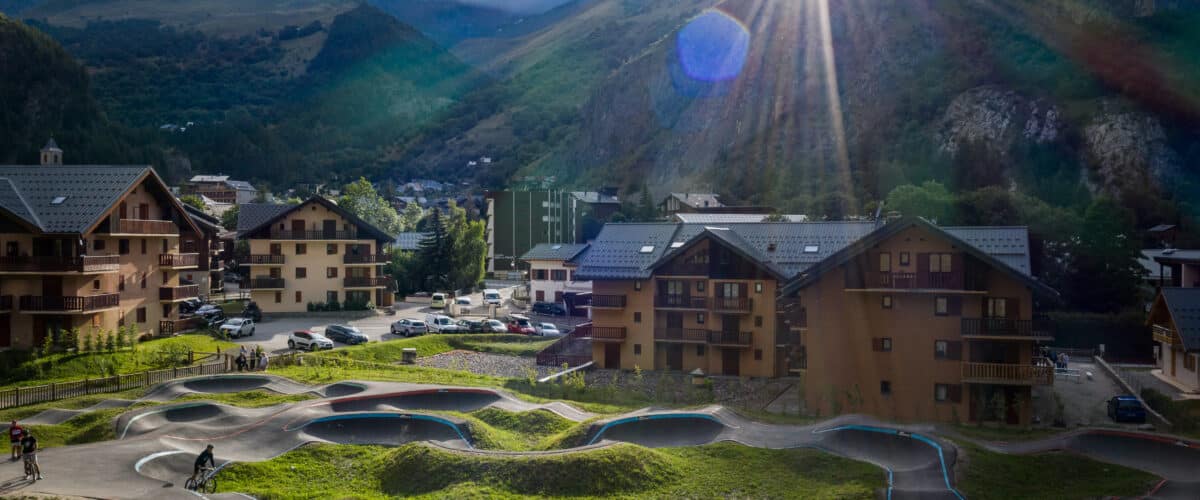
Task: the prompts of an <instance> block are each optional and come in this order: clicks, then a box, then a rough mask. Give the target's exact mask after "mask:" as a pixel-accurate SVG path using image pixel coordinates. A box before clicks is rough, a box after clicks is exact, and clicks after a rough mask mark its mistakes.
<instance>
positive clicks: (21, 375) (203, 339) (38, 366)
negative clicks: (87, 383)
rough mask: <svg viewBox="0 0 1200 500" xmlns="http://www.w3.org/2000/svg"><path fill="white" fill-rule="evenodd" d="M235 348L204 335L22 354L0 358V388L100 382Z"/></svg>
mask: <svg viewBox="0 0 1200 500" xmlns="http://www.w3.org/2000/svg"><path fill="white" fill-rule="evenodd" d="M230 347H236V344H233V343H232V342H224V341H220V340H216V339H214V338H212V337H210V336H208V335H201V334H192V335H180V336H178V337H169V338H164V339H154V340H149V341H146V342H142V343H139V344H138V345H137V347H136V348H135V349H130V348H125V349H123V350H117V351H114V352H95V353H84V354H76V353H58V354H49V355H45V356H38V357H37V358H33V357H31V356H30V354H29V353H27V352H24V351H5V352H4V353H2V354H0V388H7V387H9V386H29V385H41V384H48V383H51V382H66V381H71V380H79V379H83V378H87V377H91V378H101V377H111V376H113V375H119V374H127V373H137V372H141V371H146V370H157V369H162V368H170V367H171V366H176V365H183V364H186V363H187V352H188V351H189V350H191V351H194V352H215V351H216V350H217V348H221V349H222V350H224V349H229V348H230Z"/></svg>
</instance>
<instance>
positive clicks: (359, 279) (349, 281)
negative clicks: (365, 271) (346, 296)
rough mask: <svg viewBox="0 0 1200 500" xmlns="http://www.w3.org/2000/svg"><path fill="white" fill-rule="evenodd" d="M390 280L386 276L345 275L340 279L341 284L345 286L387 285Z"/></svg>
mask: <svg viewBox="0 0 1200 500" xmlns="http://www.w3.org/2000/svg"><path fill="white" fill-rule="evenodd" d="M390 280H391V278H388V277H387V276H375V277H370V276H347V277H345V278H343V279H342V285H343V286H345V287H347V288H353V287H358V288H363V287H377V286H388V283H390Z"/></svg>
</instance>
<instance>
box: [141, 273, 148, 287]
mask: <svg viewBox="0 0 1200 500" xmlns="http://www.w3.org/2000/svg"><path fill="white" fill-rule="evenodd" d="M146 274H148V273H142V288H146Z"/></svg>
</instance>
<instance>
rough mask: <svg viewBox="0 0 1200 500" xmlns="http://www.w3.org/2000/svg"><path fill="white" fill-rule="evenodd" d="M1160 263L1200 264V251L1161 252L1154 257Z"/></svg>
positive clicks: (1175, 250)
mask: <svg viewBox="0 0 1200 500" xmlns="http://www.w3.org/2000/svg"><path fill="white" fill-rule="evenodd" d="M1154 260H1155V261H1158V262H1189V263H1191V262H1200V250H1179V249H1170V250H1160V251H1159V252H1158V254H1157V255H1155V256H1154Z"/></svg>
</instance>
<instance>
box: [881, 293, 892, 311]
mask: <svg viewBox="0 0 1200 500" xmlns="http://www.w3.org/2000/svg"><path fill="white" fill-rule="evenodd" d="M880 300H881V302H882V303H883V308H884V309H891V308H892V296H891V295H884V296H883V298H882V299H880Z"/></svg>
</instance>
